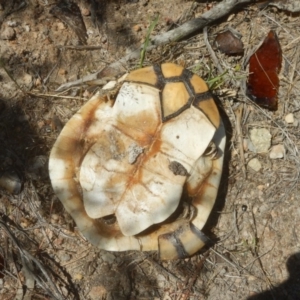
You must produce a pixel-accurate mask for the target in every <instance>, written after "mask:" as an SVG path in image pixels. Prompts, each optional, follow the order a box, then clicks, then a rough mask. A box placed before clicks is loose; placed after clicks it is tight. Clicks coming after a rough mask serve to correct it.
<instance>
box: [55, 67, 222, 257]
mask: <svg viewBox="0 0 300 300" xmlns="http://www.w3.org/2000/svg"><path fill="white" fill-rule="evenodd" d="M224 147H225V131H224V127H223V123H222V121H221V119H220V115H219V112H218V109H217V107H216V105H215V102H214V100H213V99H212V96H211V94H210V92H209V90H208V88H207V85H206V83H205V82H204V81H203V80H202V79H201V78H200V77H198V76H197V75H195V74H193V73H192V72H190V71H188V70H186V69H184V68H182V67H180V66H178V65H175V64H171V63H166V64H162V65H160V66H158V65H155V66H151V67H145V68H143V69H138V70H136V71H133V72H131V73H129V75H128V76H127V77H126V79H125V82H124V83H123V84H122V86H121V88H120V89H119V91H118V93H117V95H116V97H115V98H111V97H109V96H100V95H99V94H96V95H95V96H93V97H92V98H91V99H90V100H89V101H88V102H87V103H86V104H85V105H84V106H83V107H82V108H81V109H80V110H79V111H78V112H77V113H76V114H75V115H74V116H73V117H72V118H71V119H70V120H69V122H68V123H67V124H66V126H65V127H64V129H63V130H62V132H61V133H60V135H59V137H58V139H57V141H56V143H55V144H54V146H53V149H52V151H51V154H50V160H49V172H50V178H51V182H52V186H53V189H54V191H55V193H56V194H57V196H58V198H59V199H60V200H61V202H62V203H63V205H64V207H65V209H66V210H67V211H68V212H69V213H70V214H71V216H72V217H73V219H74V220H75V222H76V224H77V226H78V228H79V230H80V231H81V232H82V233H83V234H84V235H85V236H86V237H87V239H88V240H89V241H90V242H92V243H93V244H94V245H96V246H98V247H100V248H101V249H106V250H110V251H125V250H142V251H149V250H158V251H159V255H160V257H161V258H162V259H173V258H183V257H187V256H189V255H192V254H194V253H195V252H197V251H198V250H199V249H200V248H201V247H203V245H204V244H205V242H206V240H207V238H206V237H205V235H204V234H203V233H202V232H201V229H202V228H203V226H204V225H205V223H206V220H207V218H208V216H209V214H210V212H211V210H212V207H213V205H214V202H215V198H216V195H217V191H218V186H219V182H220V178H221V174H222V163H223V154H224V153H223V152H224ZM186 214H187V216H185V215H186Z"/></svg>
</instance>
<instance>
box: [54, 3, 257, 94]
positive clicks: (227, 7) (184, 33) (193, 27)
mask: <svg viewBox="0 0 300 300" xmlns="http://www.w3.org/2000/svg"><path fill="white" fill-rule="evenodd" d="M254 2H256V1H255V0H223V1H222V2H220V3H218V4H217V5H215V6H214V7H212V8H211V9H210V10H209V11H207V12H205V13H204V14H203V15H202V16H201V17H199V18H196V19H193V20H190V21H188V22H186V23H184V24H183V25H181V26H179V27H178V28H175V29H173V30H170V31H168V32H165V33H162V34H161V35H158V36H156V37H154V38H153V39H152V40H151V44H150V46H148V47H147V49H146V50H147V51H150V50H152V49H154V48H156V47H157V46H159V45H165V44H168V43H171V42H175V41H179V40H183V39H185V38H187V37H188V36H191V35H193V34H195V33H196V32H198V31H199V30H201V29H203V28H204V27H205V26H208V25H209V24H211V23H213V22H215V21H216V20H217V19H220V18H222V17H224V16H226V15H227V14H228V13H229V12H231V11H232V10H233V9H234V8H235V7H237V6H239V7H240V6H241V5H246V4H249V3H254ZM140 52H141V50H140V48H139V49H137V50H135V51H133V52H131V53H129V54H128V55H126V56H124V57H123V58H121V59H120V60H118V61H116V62H114V63H111V64H110V65H108V66H107V67H105V68H104V69H102V70H101V71H99V72H97V73H94V74H90V75H88V76H85V77H83V78H81V79H79V80H75V81H72V82H68V83H65V84H62V85H61V86H60V87H58V88H57V89H56V91H58V92H59V91H63V90H65V89H67V88H70V87H72V86H77V85H81V84H83V83H88V82H91V81H94V80H98V79H100V78H102V77H107V76H111V77H114V76H117V75H120V74H122V73H124V72H125V71H126V69H125V68H124V65H126V62H128V61H130V60H136V59H137V58H138V57H139V56H140Z"/></svg>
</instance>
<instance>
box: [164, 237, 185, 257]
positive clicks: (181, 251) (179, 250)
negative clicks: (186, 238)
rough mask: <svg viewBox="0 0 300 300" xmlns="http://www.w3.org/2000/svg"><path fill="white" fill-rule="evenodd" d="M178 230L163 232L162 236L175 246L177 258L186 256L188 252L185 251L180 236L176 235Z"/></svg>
mask: <svg viewBox="0 0 300 300" xmlns="http://www.w3.org/2000/svg"><path fill="white" fill-rule="evenodd" d="M177 234H178V231H175V232H172V233H167V234H163V235H162V238H164V239H166V240H167V241H169V242H170V243H171V244H172V246H173V247H174V248H175V250H176V253H177V257H178V258H185V257H187V256H188V253H187V252H186V251H185V249H184V247H183V245H182V242H181V240H180V238H179V237H178V236H177Z"/></svg>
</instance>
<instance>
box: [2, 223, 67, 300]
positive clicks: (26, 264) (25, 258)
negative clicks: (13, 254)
mask: <svg viewBox="0 0 300 300" xmlns="http://www.w3.org/2000/svg"><path fill="white" fill-rule="evenodd" d="M0 226H1V227H2V228H3V229H4V230H5V232H6V234H7V235H8V236H9V237H10V239H11V240H12V241H13V243H14V245H15V246H16V247H17V248H18V250H19V253H20V257H21V261H22V265H23V268H25V269H26V272H30V274H31V276H32V277H33V278H34V280H35V281H36V282H37V283H38V284H39V285H40V286H41V287H42V288H43V289H44V290H45V291H46V292H47V293H48V294H49V295H52V296H54V298H56V299H59V300H63V296H62V295H61V294H60V292H59V291H58V289H57V287H56V285H55V284H54V282H53V281H52V279H51V278H50V276H49V275H48V273H47V271H46V269H45V268H44V266H43V265H42V264H41V263H40V262H39V261H38V260H37V259H36V258H34V257H33V256H32V255H31V254H30V253H29V252H28V251H27V250H25V249H23V248H22V247H21V246H20V244H19V242H18V240H17V239H16V238H15V236H14V234H13V233H12V231H11V230H10V229H9V227H8V226H7V225H6V223H5V222H4V221H2V220H0ZM32 263H34V264H35V266H37V267H38V268H39V269H40V271H41V272H42V273H43V275H44V276H45V278H46V280H47V282H44V279H43V278H42V277H40V276H38V275H36V273H35V272H34V270H32V268H31V267H30V266H31V265H32ZM47 285H49V286H50V289H49V288H48V287H47ZM51 290H52V291H51Z"/></svg>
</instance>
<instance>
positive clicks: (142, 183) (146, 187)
mask: <svg viewBox="0 0 300 300" xmlns="http://www.w3.org/2000/svg"><path fill="white" fill-rule="evenodd" d="M147 171H148V170H147ZM140 184H141V185H142V186H143V187H144V188H145V189H146V190H147V191H148V192H149V193H150V194H151V195H153V196H155V197H157V198H159V199H162V198H161V197H160V196H159V195H157V194H154V193H153V192H152V191H151V190H150V189H149V188H148V186H147V185H146V184H145V183H144V182H140ZM131 191H132V190H131ZM162 200H163V199H162Z"/></svg>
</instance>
